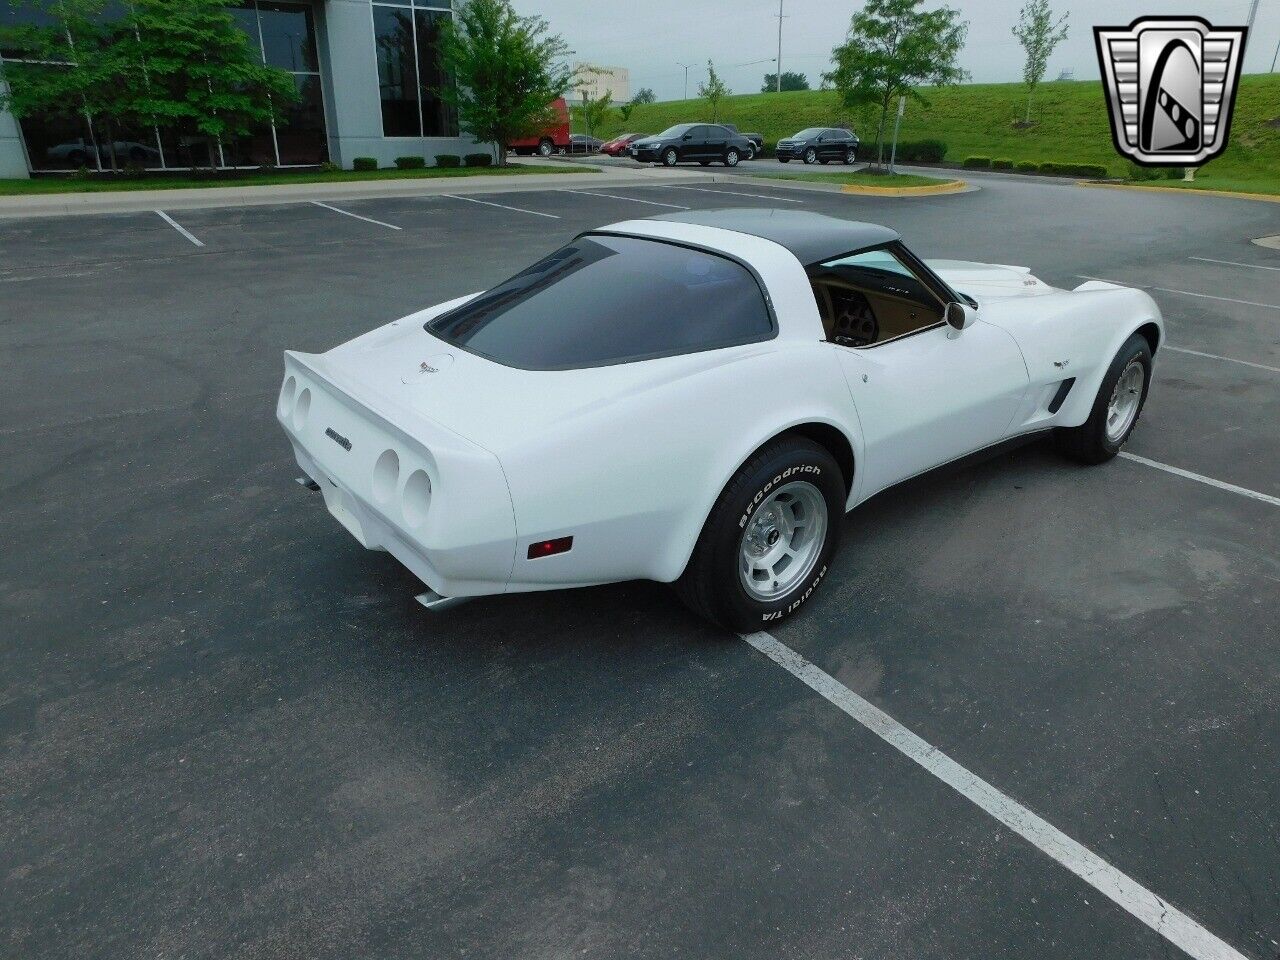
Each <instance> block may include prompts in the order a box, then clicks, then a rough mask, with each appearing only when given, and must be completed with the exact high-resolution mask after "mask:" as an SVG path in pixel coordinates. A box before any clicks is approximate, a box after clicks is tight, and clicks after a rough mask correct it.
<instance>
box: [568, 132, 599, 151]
mask: <svg viewBox="0 0 1280 960" xmlns="http://www.w3.org/2000/svg"><path fill="white" fill-rule="evenodd" d="M603 145H604V141H603V140H597V139H596V138H595V137H588V136H587V135H586V134H585V133H571V134H569V152H570V153H596V152H597V151H598V150H599V149H600V147H601V146H603Z"/></svg>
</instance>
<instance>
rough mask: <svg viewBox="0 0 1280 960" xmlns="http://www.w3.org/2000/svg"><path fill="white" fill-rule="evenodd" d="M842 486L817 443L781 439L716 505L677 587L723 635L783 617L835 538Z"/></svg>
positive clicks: (825, 560)
mask: <svg viewBox="0 0 1280 960" xmlns="http://www.w3.org/2000/svg"><path fill="white" fill-rule="evenodd" d="M844 500H845V481H844V477H843V476H842V475H841V473H840V467H839V465H838V464H837V463H836V462H835V459H834V458H833V457H832V456H831V454H830V453H829V452H827V450H826V449H825V448H823V447H822V446H820V445H818V444H816V443H814V442H813V441H811V440H808V439H806V438H804V437H800V436H787V437H782V438H780V439H778V440H776V441H774V442H773V443H770V444H769V445H768V446H766V447H764V448H763V449H761V450H760V451H758V452H757V453H756V454H755V455H754V456H752V458H751V459H750V460H749V461H747V463H745V464H743V466H742V467H741V468H740V469H739V470H738V472H737V473H736V474H735V475H734V477H733V479H732V480H730V481H729V483H728V485H727V486H726V487H725V489H724V491H723V492H722V493H721V494H720V498H719V499H718V500H717V501H716V504H715V506H714V507H713V508H712V510H711V514H710V515H709V516H708V517H707V521H706V524H705V525H704V526H703V529H702V535H701V536H700V537H699V538H698V543H697V546H695V547H694V551H693V556H692V557H691V558H690V560H689V565H688V567H686V568H685V572H684V575H683V576H681V578H680V579H679V580H678V581H677V582H676V590H677V592H678V593H679V594H680V597H681V599H683V600H684V601H685V603H686V604H688V605H689V607H691V608H692V609H693V610H694V611H695V612H696V613H699V614H701V615H702V616H704V617H706V618H707V619H708V620H710V621H712V622H713V623H717V624H719V625H720V626H723V627H725V628H726V629H729V630H737V631H752V630H761V629H765V628H766V627H767V626H768V625H769V624H771V623H776V622H778V621H779V620H782V619H785V618H786V617H788V616H790V615H791V614H793V613H795V612H796V611H797V610H799V609H800V608H801V607H802V606H803V605H804V603H805V602H806V601H807V600H808V599H809V598H810V597H811V596H812V595H813V593H814V591H815V590H817V588H818V586H819V585H820V584H821V583H822V580H823V578H824V577H825V576H826V574H827V570H828V569H829V566H830V563H831V558H832V556H833V555H834V554H835V551H836V547H837V546H838V544H839V541H840V524H841V521H842V520H843V517H844Z"/></svg>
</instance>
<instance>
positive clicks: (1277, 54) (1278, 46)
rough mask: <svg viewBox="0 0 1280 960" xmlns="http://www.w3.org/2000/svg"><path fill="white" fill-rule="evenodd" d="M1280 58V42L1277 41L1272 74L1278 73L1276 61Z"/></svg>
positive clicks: (1272, 58) (1272, 57)
mask: <svg viewBox="0 0 1280 960" xmlns="http://www.w3.org/2000/svg"><path fill="white" fill-rule="evenodd" d="M1277 58H1280V40H1277V41H1276V52H1275V53H1273V54H1272V55H1271V72H1272V73H1275V72H1276V59H1277Z"/></svg>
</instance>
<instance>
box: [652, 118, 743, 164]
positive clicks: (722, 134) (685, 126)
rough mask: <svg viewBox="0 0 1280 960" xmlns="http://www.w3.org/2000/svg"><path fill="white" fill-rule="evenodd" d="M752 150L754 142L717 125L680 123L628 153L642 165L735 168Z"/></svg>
mask: <svg viewBox="0 0 1280 960" xmlns="http://www.w3.org/2000/svg"><path fill="white" fill-rule="evenodd" d="M751 150H752V146H751V141H750V140H748V139H747V138H746V137H744V136H742V135H740V134H737V133H734V132H733V131H732V130H729V129H728V128H727V127H722V126H720V125H719V124H716V123H678V124H676V125H675V126H674V127H670V128H668V129H666V130H663V131H662V132H661V133H660V134H658V135H657V136H655V137H645V138H644V139H643V140H637V141H636V142H635V143H633V144H631V146H630V147H629V148H628V150H627V152H628V154H630V156H632V157H634V158H635V159H636V160H639V161H640V162H641V163H660V164H662V165H663V166H664V167H674V166H675V165H676V164H677V163H691V162H693V163H700V164H702V165H703V166H704V167H705V166H706V165H707V164H709V163H711V162H712V161H716V162H719V163H723V164H724V165H725V166H726V167H736V166H737V165H738V161H739V160H743V159H745V158H746V157H747V156H748V155H749V153H750V152H751Z"/></svg>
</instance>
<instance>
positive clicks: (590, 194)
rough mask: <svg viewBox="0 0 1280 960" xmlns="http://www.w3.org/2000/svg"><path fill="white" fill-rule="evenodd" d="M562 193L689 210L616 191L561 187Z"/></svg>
mask: <svg viewBox="0 0 1280 960" xmlns="http://www.w3.org/2000/svg"><path fill="white" fill-rule="evenodd" d="M559 192H560V193H578V194H581V195H582V196H584V197H608V198H609V199H610V200H630V201H631V202H632V203H647V204H649V206H651V207H670V208H671V209H672V210H688V209H689V208H688V207H682V206H679V205H678V204H674V203H659V202H658V201H657V200H638V199H636V198H635V197H620V196H618V195H617V194H614V193H591V192H589V191H587V190H568V189H561V190H560V191H559Z"/></svg>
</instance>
